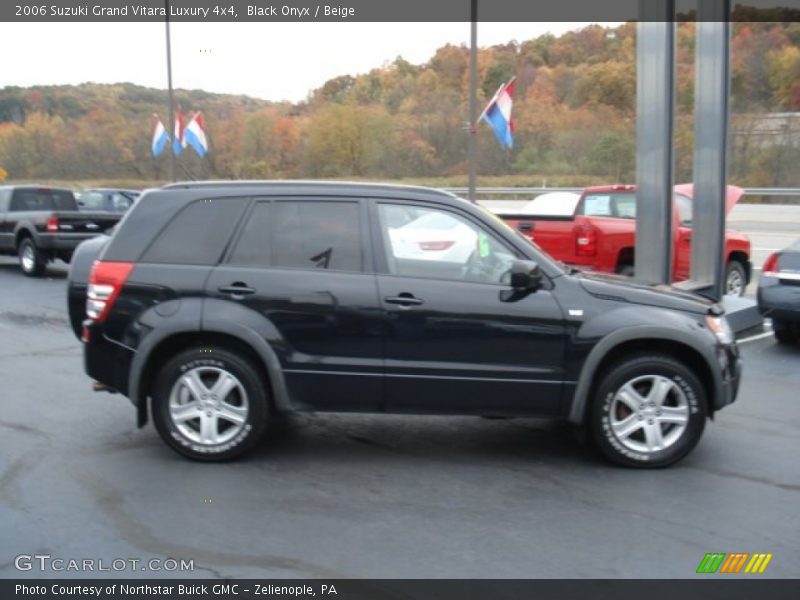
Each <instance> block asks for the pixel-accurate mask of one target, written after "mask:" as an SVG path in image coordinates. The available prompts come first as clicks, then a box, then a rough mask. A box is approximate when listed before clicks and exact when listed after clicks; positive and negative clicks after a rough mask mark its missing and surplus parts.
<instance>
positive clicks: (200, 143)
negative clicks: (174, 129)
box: [183, 113, 208, 158]
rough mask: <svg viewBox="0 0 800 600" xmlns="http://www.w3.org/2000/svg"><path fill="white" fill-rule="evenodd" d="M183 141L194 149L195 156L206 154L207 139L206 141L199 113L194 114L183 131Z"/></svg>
mask: <svg viewBox="0 0 800 600" xmlns="http://www.w3.org/2000/svg"><path fill="white" fill-rule="evenodd" d="M183 134H184V141H185V143H186V144H188V145H189V146H191V147H192V148H194V151H195V152H197V156H199V157H201V158H202V157H203V156H205V155H206V154H207V153H208V139H206V123H205V121H204V120H203V115H202V114H201V113H195V115H194V116H193V117H192V120H191V121H189V124H188V125H187V126H186V129H184V131H183Z"/></svg>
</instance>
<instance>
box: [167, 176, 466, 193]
mask: <svg viewBox="0 0 800 600" xmlns="http://www.w3.org/2000/svg"><path fill="white" fill-rule="evenodd" d="M243 187H246V188H261V187H266V188H279V189H287V188H304V189H319V190H325V191H330V190H331V189H335V190H336V191H337V192H342V191H344V190H357V191H358V192H359V193H363V192H366V191H369V190H381V191H394V192H416V193H420V194H431V195H439V196H445V197H448V198H456V197H457V196H456V195H455V194H452V193H451V192H446V191H444V190H440V189H436V188H430V187H424V186H418V185H403V184H396V183H371V182H363V181H319V180H316V181H313V180H239V179H237V180H211V181H181V182H176V183H169V184H167V185H165V186H163V187H162V188H160V189H162V190H173V189H185V190H191V189H204V188H237V189H238V188H243Z"/></svg>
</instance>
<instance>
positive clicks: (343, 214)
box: [68, 182, 741, 467]
mask: <svg viewBox="0 0 800 600" xmlns="http://www.w3.org/2000/svg"><path fill="white" fill-rule="evenodd" d="M409 209H411V212H412V214H411V216H412V217H413V219H412V221H407V219H408V218H409ZM428 215H430V217H431V218H430V219H426V223H427V226H426V227H425V230H426V231H428V232H433V231H435V230H436V229H437V228H440V229H439V232H438V233H439V235H441V236H442V238H441V239H446V238H445V237H444V236H446V235H447V234H448V233H449V232H450V231H451V230H452V228H451V227H450V225H451V222H452V221H453V220H455V221H458V223H459V227H463V228H464V229H467V230H469V231H470V232H471V239H473V241H474V246H473V249H472V252H470V253H469V254H468V255H466V256H464V255H459V259H458V261H459V262H456V261H455V260H454V257H450V256H448V257H440V258H437V259H429V258H427V257H425V258H420V257H419V256H418V255H417V254H413V253H409V254H405V253H404V251H403V250H402V249H401V248H399V247H398V246H397V245H396V244H395V243H394V241H393V238H392V229H396V228H398V227H399V228H402V227H403V224H404V223H408V222H413V221H414V220H416V219H425V217H426V216H428ZM198 232H202V235H198ZM92 245H96V247H92V248H90V251H88V250H87V251H84V250H85V249H86V247H87V246H89V244H87V245H85V246H82V247H81V249H79V251H78V252H77V253H76V262H75V263H74V264H73V267H72V269H71V270H70V277H69V284H68V285H69V288H70V290H73V289H75V288H78V287H79V286H82V285H85V286H87V297H86V313H85V314H86V319H85V320H84V321H83V322H82V323H80V324H79V323H78V322H76V321H79V320H80V319H81V318H82V316H83V315H80V314H75V312H73V313H71V318H72V319H73V326H74V327H75V329H76V330H80V333H81V339H82V340H83V351H84V365H85V369H86V372H87V373H88V375H89V376H90V377H91V378H92V379H94V380H95V389H106V390H114V391H118V392H119V393H121V394H123V395H125V396H127V397H128V398H130V399H131V401H132V402H133V404H134V405H135V407H136V410H137V414H138V424H139V426H143V425H144V424H145V423H146V422H147V421H148V418H149V417H152V418H153V420H154V422H155V426H156V428H157V430H158V432H159V434H160V435H161V437H162V438H163V440H164V441H165V442H166V444H167V445H169V446H170V447H171V448H173V449H174V450H176V451H177V452H179V453H181V454H183V455H185V456H187V457H190V458H193V459H198V460H221V459H228V458H232V457H235V456H238V455H240V454H242V453H243V452H245V451H246V450H248V449H251V448H252V447H253V446H254V445H255V444H256V443H258V441H259V439H260V438H261V437H262V435H263V434H264V431H265V427H266V424H267V421H268V420H269V418H270V415H273V414H275V413H278V412H291V411H337V412H377V413H381V412H383V413H420V414H437V413H438V414H466V415H476V416H506V417H512V416H539V417H553V418H558V419H566V420H567V421H569V422H571V423H573V424H575V425H576V426H579V427H584V428H586V429H588V430H589V431H590V432H591V435H592V437H593V439H594V440H595V441H596V443H597V445H598V447H599V448H600V450H601V451H602V452H603V454H604V455H605V456H606V457H608V458H609V459H610V460H612V461H614V462H617V463H619V464H622V465H627V466H632V467H662V466H666V465H670V464H672V463H674V462H676V461H678V460H680V459H681V458H682V457H684V456H685V455H686V454H688V453H689V452H690V451H691V449H692V448H693V447H694V446H695V444H697V442H698V440H699V439H700V436H701V434H702V432H703V429H704V427H705V424H706V420H707V418H708V417H710V416H711V415H713V414H714V413H715V412H716V411H718V410H720V409H721V408H723V407H724V406H726V405H728V404H730V403H731V402H733V401H734V399H735V398H736V394H737V389H738V385H739V378H740V370H741V362H740V358H739V352H738V349H737V345H736V342H735V341H734V338H733V335H732V334H731V331H730V328H729V327H728V324H727V321H726V319H725V315H724V313H723V309H722V308H721V306H720V305H718V304H714V303H712V302H710V301H708V300H706V299H704V298H701V297H699V296H696V295H693V294H688V293H682V292H679V291H677V290H673V289H671V288H670V287H668V286H645V285H642V284H639V283H636V282H634V281H632V280H629V279H627V278H624V277H619V276H614V275H603V274H589V273H582V272H577V271H571V270H566V269H564V268H563V267H562V266H561V264H560V263H557V262H556V261H554V260H552V259H551V258H550V257H549V256H548V255H547V254H545V253H543V252H541V251H540V250H538V249H537V248H536V247H535V246H533V245H532V244H530V243H528V242H527V241H526V240H525V239H524V238H522V237H520V236H519V235H518V234H516V233H515V232H514V231H513V230H511V229H510V228H508V227H507V226H506V225H505V224H504V223H503V222H502V221H500V220H499V219H497V218H496V217H494V216H493V215H491V214H490V213H488V212H487V211H484V210H482V209H481V208H480V207H478V206H476V205H473V204H470V203H469V202H467V201H465V200H461V199H459V198H456V197H455V196H453V195H451V194H448V193H446V192H442V191H437V190H430V189H426V188H415V187H405V186H389V185H377V184H351V183H322V182H320V183H303V182H280V183H276V182H237V183H232V182H227V183H225V182H223V183H214V182H211V183H186V184H173V185H168V186H166V187H164V188H161V189H159V190H155V191H148V192H146V193H145V194H143V195H142V197H141V198H140V200H139V201H138V202H137V203H136V205H135V206H134V207H133V208H132V209H131V210H130V212H129V213H128V214H127V216H126V218H125V219H124V220H123V221H122V222H121V223H120V225H119V227H118V228H117V230H116V231H115V232H114V234H113V235H112V236H110V237H109V238H108V239H107V241H106V242H105V243H104V244H101V243H99V242H94V243H93V244H92ZM90 264H93V266H91V267H89V265H90ZM87 276H88V280H87V279H86V277H87ZM70 294H72V291H70Z"/></svg>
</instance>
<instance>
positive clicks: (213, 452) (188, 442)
mask: <svg viewBox="0 0 800 600" xmlns="http://www.w3.org/2000/svg"><path fill="white" fill-rule="evenodd" d="M267 406H268V404H267V396H266V392H265V389H264V385H263V381H262V379H261V377H260V376H259V372H258V370H257V369H256V367H255V366H254V365H253V364H252V363H251V362H250V361H249V360H248V359H245V358H243V357H241V356H239V355H237V354H235V353H233V352H230V351H228V350H226V349H224V348H219V347H197V348H193V349H191V350H187V351H185V352H182V353H181V354H179V355H177V356H175V357H174V358H172V359H171V360H170V361H169V362H167V364H166V365H165V366H164V367H163V368H162V369H161V372H160V373H159V375H158V377H157V379H156V383H155V387H154V393H153V420H154V422H155V425H156V429H157V430H158V433H159V434H160V435H161V438H162V439H163V440H164V441H165V442H166V443H167V445H169V446H170V447H171V448H172V449H173V450H175V451H177V452H178V453H180V454H183V455H184V456H187V457H189V458H192V459H196V460H202V461H219V460H227V459H231V458H235V457H237V456H240V455H241V454H243V453H245V452H246V451H248V450H250V449H251V448H252V447H253V446H255V445H256V444H257V443H258V441H259V440H260V439H261V436H262V435H263V432H264V429H265V428H266V423H267V412H268V411H267Z"/></svg>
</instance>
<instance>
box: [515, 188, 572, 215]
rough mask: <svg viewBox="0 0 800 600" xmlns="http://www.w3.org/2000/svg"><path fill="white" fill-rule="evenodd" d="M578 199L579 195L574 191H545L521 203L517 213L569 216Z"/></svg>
mask: <svg viewBox="0 0 800 600" xmlns="http://www.w3.org/2000/svg"><path fill="white" fill-rule="evenodd" d="M580 199H581V195H580V194H576V193H574V192H547V193H545V194H540V195H539V196H536V198H534V199H533V200H531V201H530V202H527V203H526V204H525V205H523V206H522V208H520V209H519V214H521V215H533V216H560V217H571V216H572V215H573V214H575V207H576V206H578V202H580Z"/></svg>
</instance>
